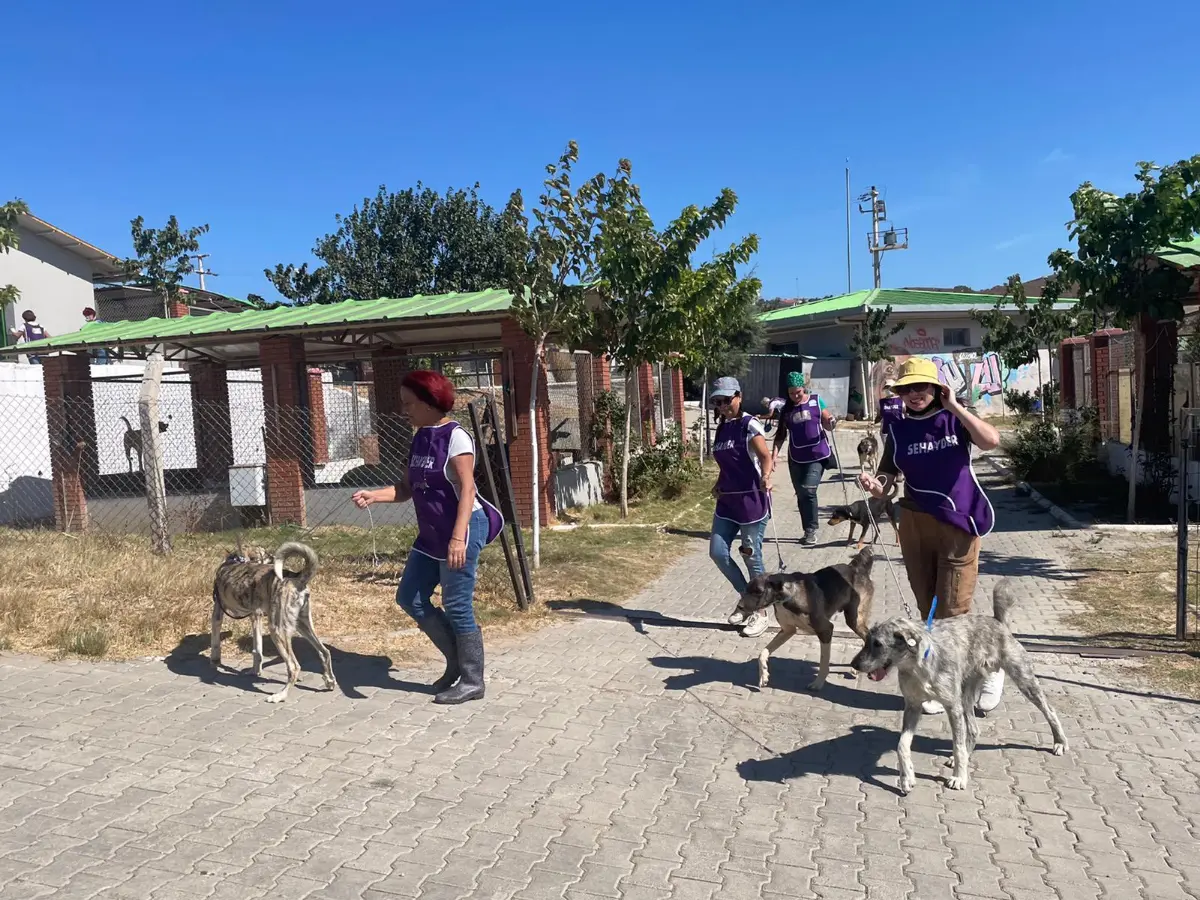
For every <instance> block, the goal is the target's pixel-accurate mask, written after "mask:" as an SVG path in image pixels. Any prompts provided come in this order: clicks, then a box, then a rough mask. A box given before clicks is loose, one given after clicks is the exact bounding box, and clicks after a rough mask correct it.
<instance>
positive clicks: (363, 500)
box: [350, 491, 375, 509]
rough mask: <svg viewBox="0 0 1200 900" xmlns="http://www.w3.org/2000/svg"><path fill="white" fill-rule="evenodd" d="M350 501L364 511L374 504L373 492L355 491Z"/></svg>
mask: <svg viewBox="0 0 1200 900" xmlns="http://www.w3.org/2000/svg"><path fill="white" fill-rule="evenodd" d="M350 500H351V502H353V503H354V505H355V506H357V507H358V508H359V509H366V508H367V507H368V506H370V505H371V504H372V503H374V502H375V492H374V491H355V492H354V496H353V497H351V498H350Z"/></svg>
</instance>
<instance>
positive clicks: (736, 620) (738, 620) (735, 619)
mask: <svg viewBox="0 0 1200 900" xmlns="http://www.w3.org/2000/svg"><path fill="white" fill-rule="evenodd" d="M725 621H726V622H728V623H729V624H730V625H741V624H742V623H743V622H745V621H746V617H745V616H743V615H742V611H741V610H740V609H735V610H734V611H733V612H731V613H730V614H729V618H728V619H726V620H725Z"/></svg>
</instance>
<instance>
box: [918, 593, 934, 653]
mask: <svg viewBox="0 0 1200 900" xmlns="http://www.w3.org/2000/svg"><path fill="white" fill-rule="evenodd" d="M935 612H937V595H936V594H935V595H934V597H933V605H932V606H930V607H929V618H927V619H926V620H925V630H926V631H928V632H929V633H930V634H933V614H934V613H935ZM932 652H933V642H932V641H931V642H930V644H929V646H928V647H926V648H925V655H924V656H923V657H921V658H922V659H929V654H930V653H932Z"/></svg>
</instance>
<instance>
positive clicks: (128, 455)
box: [119, 416, 171, 472]
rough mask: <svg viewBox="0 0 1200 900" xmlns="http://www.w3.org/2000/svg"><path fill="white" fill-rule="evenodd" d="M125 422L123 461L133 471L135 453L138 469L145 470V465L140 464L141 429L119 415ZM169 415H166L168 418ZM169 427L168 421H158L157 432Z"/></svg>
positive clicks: (163, 431)
mask: <svg viewBox="0 0 1200 900" xmlns="http://www.w3.org/2000/svg"><path fill="white" fill-rule="evenodd" d="M119 418H120V419H121V421H122V422H124V423H125V434H124V436H123V442H124V447H125V462H126V463H128V464H129V471H130V472H132V471H133V454H134V453H136V454H137V459H138V469H140V470H142V471H145V469H146V467H145V466H144V465H142V429H140V428H134V427H133V426H132V425H130V424H129V420H128V419H127V418H125V417H124V416H120V417H119ZM170 418H171V417H170V416H167V419H168V420H169V419H170ZM170 427H171V423H170V421H167V422H159V423H158V433H159V434H163V433H165V432H166V430H167V429H168V428H170Z"/></svg>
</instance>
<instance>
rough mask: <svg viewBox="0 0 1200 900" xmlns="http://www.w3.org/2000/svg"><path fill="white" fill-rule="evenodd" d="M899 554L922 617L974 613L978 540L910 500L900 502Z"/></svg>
mask: <svg viewBox="0 0 1200 900" xmlns="http://www.w3.org/2000/svg"><path fill="white" fill-rule="evenodd" d="M900 507H901V509H900V552H901V554H902V555H903V556H904V567H905V569H907V570H908V583H909V585H911V586H912V590H913V593H914V594H915V595H916V597H917V607H918V608H919V609H920V610H921V617H922V618H928V617H929V608H930V607H931V606H932V605H933V598H934V597H937V598H938V605H937V613H936V614H935V616H934V617H935V618H938V619H949V618H951V617H953V616H961V615H965V614H966V613H969V612H970V611H971V598H972V597H973V596H974V594H975V582H976V581H978V580H979V538H978V537H977V536H975V535H973V534H967V533H966V532H965V531H962V530H961V529H958V528H955V527H954V526H953V525H947V524H946V523H945V522H942V521H941V520H939V519H935V518H934V517H933V516H931V515H929V513H925V512H921V510H920V509H918V508H916V506H915V505H914V504H912V503H910V502H909V501H907V500H901V501H900Z"/></svg>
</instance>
